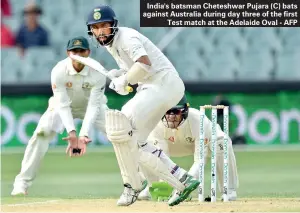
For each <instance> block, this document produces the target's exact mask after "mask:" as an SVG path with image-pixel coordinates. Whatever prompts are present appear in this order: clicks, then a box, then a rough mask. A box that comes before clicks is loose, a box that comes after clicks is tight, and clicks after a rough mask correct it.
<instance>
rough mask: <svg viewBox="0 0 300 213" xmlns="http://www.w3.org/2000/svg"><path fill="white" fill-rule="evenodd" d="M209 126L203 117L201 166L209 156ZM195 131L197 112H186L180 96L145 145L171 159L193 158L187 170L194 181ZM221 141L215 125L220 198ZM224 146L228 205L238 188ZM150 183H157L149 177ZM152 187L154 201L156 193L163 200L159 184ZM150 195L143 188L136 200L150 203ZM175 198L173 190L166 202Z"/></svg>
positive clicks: (196, 159) (196, 164)
mask: <svg viewBox="0 0 300 213" xmlns="http://www.w3.org/2000/svg"><path fill="white" fill-rule="evenodd" d="M211 125H212V124H211V121H210V120H209V119H208V118H207V117H206V116H205V119H204V132H205V135H204V136H205V143H206V147H205V162H207V159H208V157H210V154H211V143H210V139H211ZM199 130H200V111H199V110H197V109H195V108H190V107H189V104H188V102H187V99H186V97H185V96H184V97H183V98H182V99H181V101H180V102H179V103H178V104H177V105H176V106H175V107H172V108H171V109H169V110H168V111H167V112H166V114H165V115H164V116H163V118H162V120H161V121H160V122H159V123H158V124H157V126H156V127H155V129H154V130H153V131H152V132H151V134H150V135H149V141H152V142H153V143H154V144H155V146H157V147H159V148H160V149H159V150H163V151H164V152H165V153H166V154H167V155H169V156H171V157H183V156H189V155H194V164H193V165H192V166H191V168H190V170H189V172H188V173H189V174H190V175H192V176H193V177H195V178H197V179H198V176H199V168H200V164H199V163H200V162H199V161H200V142H199V134H200V133H199ZM223 137H224V132H223V131H222V130H221V128H220V126H219V125H217V145H216V147H217V155H216V157H217V178H218V186H219V190H220V192H221V194H223V191H222V189H223V153H224V152H223ZM228 144H229V147H228V157H229V187H228V197H229V200H230V201H233V200H236V199H237V192H236V191H237V188H238V174H237V166H236V160H235V155H234V152H233V148H232V142H231V139H230V140H229V142H228ZM152 180H156V181H159V179H158V178H157V177H156V178H155V177H152ZM149 181H150V180H149ZM150 182H151V181H150ZM154 185H157V186H158V187H157V188H156V189H151V191H153V192H151V194H153V195H154V196H155V197H159V196H160V195H159V193H161V195H162V197H163V194H164V192H163V191H164V190H163V189H161V191H160V188H159V186H160V184H158V183H156V184H154ZM161 187H162V188H163V187H165V186H164V184H161ZM151 194H150V192H149V187H147V188H146V189H145V190H143V191H142V192H141V193H140V194H139V200H149V199H151ZM176 197H178V192H177V191H176V190H174V191H173V194H172V197H171V198H170V200H173V199H176ZM170 200H169V202H170Z"/></svg>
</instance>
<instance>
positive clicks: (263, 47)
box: [1, 0, 300, 146]
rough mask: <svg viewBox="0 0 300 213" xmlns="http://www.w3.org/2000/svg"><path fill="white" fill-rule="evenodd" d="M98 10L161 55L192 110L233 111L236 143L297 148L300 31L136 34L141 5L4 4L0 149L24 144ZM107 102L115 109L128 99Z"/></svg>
mask: <svg viewBox="0 0 300 213" xmlns="http://www.w3.org/2000/svg"><path fill="white" fill-rule="evenodd" d="M99 4H108V5H111V6H112V7H113V8H114V10H115V12H116V14H117V17H118V19H119V23H120V26H127V27H132V28H134V29H137V30H139V31H140V32H141V33H143V34H144V35H146V36H147V37H149V39H150V40H152V41H153V43H155V44H157V45H158V47H159V48H161V49H162V51H163V52H164V53H165V54H166V55H167V56H168V57H169V59H170V60H171V62H173V64H174V65H175V67H176V68H177V70H178V72H179V73H180V76H181V77H182V79H183V80H184V81H185V83H186V88H187V96H188V97H189V100H190V102H191V105H192V107H196V108H197V107H199V106H200V105H201V104H211V103H214V104H218V103H222V101H223V103H227V104H228V105H230V106H232V107H231V109H232V110H231V113H232V114H231V115H232V119H231V120H232V121H231V124H232V128H231V129H232V136H233V137H236V138H237V139H236V140H235V141H236V143H243V144H244V143H248V144H282V143H283V144H291V143H292V144H299V135H300V134H299V132H300V110H299V106H300V95H299V91H300V70H299V69H300V68H299V67H300V28H290V27H286V28H276V27H274V28H271V27H264V28H254V27H249V28H245V27H227V28H225V27H215V28H141V27H140V26H139V25H140V23H139V16H140V11H139V0H126V1H123V0H1V84H2V105H1V108H2V110H1V116H2V117H1V124H2V130H1V144H2V145H4V144H5V145H7V146H10V145H11V146H17V145H23V144H25V143H26V142H27V139H28V137H30V135H31V133H32V131H33V130H34V127H35V125H36V122H37V121H38V119H39V117H40V115H41V113H43V111H44V110H45V109H46V107H47V99H48V98H49V96H50V95H51V88H50V73H51V69H52V68H53V66H54V65H55V64H56V63H57V62H58V61H59V60H62V59H64V58H65V57H66V45H67V41H68V40H69V39H70V38H72V37H74V36H85V37H88V35H87V33H86V30H87V28H86V25H85V19H86V14H87V13H88V11H89V10H90V9H91V8H93V7H94V6H96V5H99ZM91 47H92V53H91V57H93V58H96V59H97V60H99V61H100V62H101V63H102V64H103V66H104V67H105V68H107V69H112V68H116V66H117V65H116V63H115V62H114V60H113V58H112V57H111V56H110V55H109V54H108V53H107V52H106V50H105V49H104V48H97V47H96V45H93V44H92V42H91ZM107 96H108V101H109V106H110V107H115V108H119V107H120V106H121V105H122V104H123V103H124V102H125V101H126V100H127V99H128V98H127V99H126V98H124V97H120V96H116V95H115V94H114V93H112V92H111V91H107ZM220 120H221V118H220ZM95 137H97V138H98V139H99V140H98V141H100V142H99V143H102V142H103V140H104V139H103V138H102V137H101V136H97V133H95ZM95 141H97V140H95ZM101 141H102V142H101ZM54 144H59V138H58V139H57V140H56V142H54Z"/></svg>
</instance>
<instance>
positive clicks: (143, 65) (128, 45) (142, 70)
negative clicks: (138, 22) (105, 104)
mask: <svg viewBox="0 0 300 213" xmlns="http://www.w3.org/2000/svg"><path fill="white" fill-rule="evenodd" d="M122 48H123V50H124V51H125V52H126V53H127V54H128V56H129V57H130V58H131V59H132V60H133V61H134V64H133V65H132V66H131V68H130V69H129V70H128V71H127V73H126V80H127V82H128V83H130V84H131V85H134V84H137V83H138V82H140V81H142V80H144V79H146V78H147V77H148V76H149V73H150V72H151V61H150V59H149V57H148V54H147V52H146V50H145V48H144V46H143V44H142V42H141V40H140V39H139V38H138V37H130V38H129V39H128V40H127V41H125V42H124V43H123V46H122Z"/></svg>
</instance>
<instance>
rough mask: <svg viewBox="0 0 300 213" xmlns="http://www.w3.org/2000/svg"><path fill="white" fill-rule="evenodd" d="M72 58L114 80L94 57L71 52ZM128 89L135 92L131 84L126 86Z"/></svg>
mask: <svg viewBox="0 0 300 213" xmlns="http://www.w3.org/2000/svg"><path fill="white" fill-rule="evenodd" d="M69 57H70V58H71V59H74V60H76V61H78V62H79V63H81V64H84V65H86V66H88V67H90V68H92V69H94V70H96V71H98V72H100V73H101V74H102V75H104V76H106V77H107V78H109V79H110V80H112V79H111V78H110V77H109V76H108V75H107V71H106V69H105V68H104V67H103V66H102V65H101V64H100V63H99V62H98V61H96V60H95V59H92V58H90V57H88V58H85V57H81V56H79V55H73V54H70V56H69ZM126 90H127V91H128V92H133V88H132V87H131V86H126Z"/></svg>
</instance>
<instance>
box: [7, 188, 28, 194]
mask: <svg viewBox="0 0 300 213" xmlns="http://www.w3.org/2000/svg"><path fill="white" fill-rule="evenodd" d="M27 194H28V193H27V189H26V188H25V187H14V189H13V190H12V192H11V195H12V196H21V195H27Z"/></svg>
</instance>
